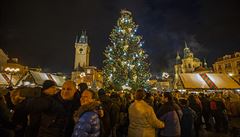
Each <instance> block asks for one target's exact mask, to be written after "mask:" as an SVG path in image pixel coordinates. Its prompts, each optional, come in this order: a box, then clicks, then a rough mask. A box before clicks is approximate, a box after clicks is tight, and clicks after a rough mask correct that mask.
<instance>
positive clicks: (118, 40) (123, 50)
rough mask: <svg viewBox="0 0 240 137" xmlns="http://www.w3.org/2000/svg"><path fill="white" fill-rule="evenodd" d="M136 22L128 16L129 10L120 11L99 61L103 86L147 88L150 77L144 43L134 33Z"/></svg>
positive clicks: (129, 14) (118, 88)
mask: <svg viewBox="0 0 240 137" xmlns="http://www.w3.org/2000/svg"><path fill="white" fill-rule="evenodd" d="M137 28H138V25H136V24H135V22H134V21H133V18H132V13H131V12H130V11H127V10H122V11H121V17H120V18H119V19H118V20H117V26H115V27H114V28H113V30H112V32H111V34H110V41H111V44H110V45H109V46H108V47H106V49H105V51H104V55H105V57H106V59H105V60H104V61H103V63H104V68H103V76H104V84H105V86H106V87H111V86H114V87H115V88H116V89H117V90H120V89H122V87H126V86H127V87H130V88H131V89H137V88H146V87H148V86H149V85H148V83H147V80H148V79H149V78H150V76H151V75H150V73H149V63H148V58H147V57H148V55H147V54H146V52H145V51H144V50H143V49H142V47H143V45H144V42H143V41H141V40H142V37H141V36H139V35H137Z"/></svg>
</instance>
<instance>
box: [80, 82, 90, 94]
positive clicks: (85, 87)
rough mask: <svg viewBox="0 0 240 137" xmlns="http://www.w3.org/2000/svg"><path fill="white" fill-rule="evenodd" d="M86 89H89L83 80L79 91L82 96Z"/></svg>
mask: <svg viewBox="0 0 240 137" xmlns="http://www.w3.org/2000/svg"><path fill="white" fill-rule="evenodd" d="M85 89H88V85H87V83H83V82H82V83H79V84H78V92H79V94H80V96H81V94H82V92H83V91H84V90H85Z"/></svg>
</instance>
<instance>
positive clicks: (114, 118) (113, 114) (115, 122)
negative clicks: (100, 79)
mask: <svg viewBox="0 0 240 137" xmlns="http://www.w3.org/2000/svg"><path fill="white" fill-rule="evenodd" d="M110 98H111V101H112V106H111V109H110V121H111V127H112V131H111V132H112V133H111V134H112V136H113V137H119V136H120V135H119V130H118V128H119V123H120V110H121V101H120V97H119V95H118V94H117V93H116V92H113V93H112V94H111V96H110Z"/></svg>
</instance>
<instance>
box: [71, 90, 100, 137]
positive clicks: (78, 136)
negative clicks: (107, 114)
mask: <svg viewBox="0 0 240 137" xmlns="http://www.w3.org/2000/svg"><path fill="white" fill-rule="evenodd" d="M96 99H97V96H96V94H95V92H94V91H93V90H91V89H86V90H84V91H83V93H82V95H81V98H80V102H81V106H80V107H79V109H78V110H77V111H76V113H75V114H74V120H75V122H76V125H75V127H74V131H73V134H72V137H99V136H100V117H101V116H100V115H101V114H99V106H100V102H99V101H96Z"/></svg>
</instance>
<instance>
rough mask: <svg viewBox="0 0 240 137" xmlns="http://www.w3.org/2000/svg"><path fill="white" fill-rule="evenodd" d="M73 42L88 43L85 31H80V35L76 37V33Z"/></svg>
mask: <svg viewBox="0 0 240 137" xmlns="http://www.w3.org/2000/svg"><path fill="white" fill-rule="evenodd" d="M75 43H81V44H87V43H88V37H87V32H86V31H82V34H81V36H80V37H78V35H77V36H76V40H75Z"/></svg>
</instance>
